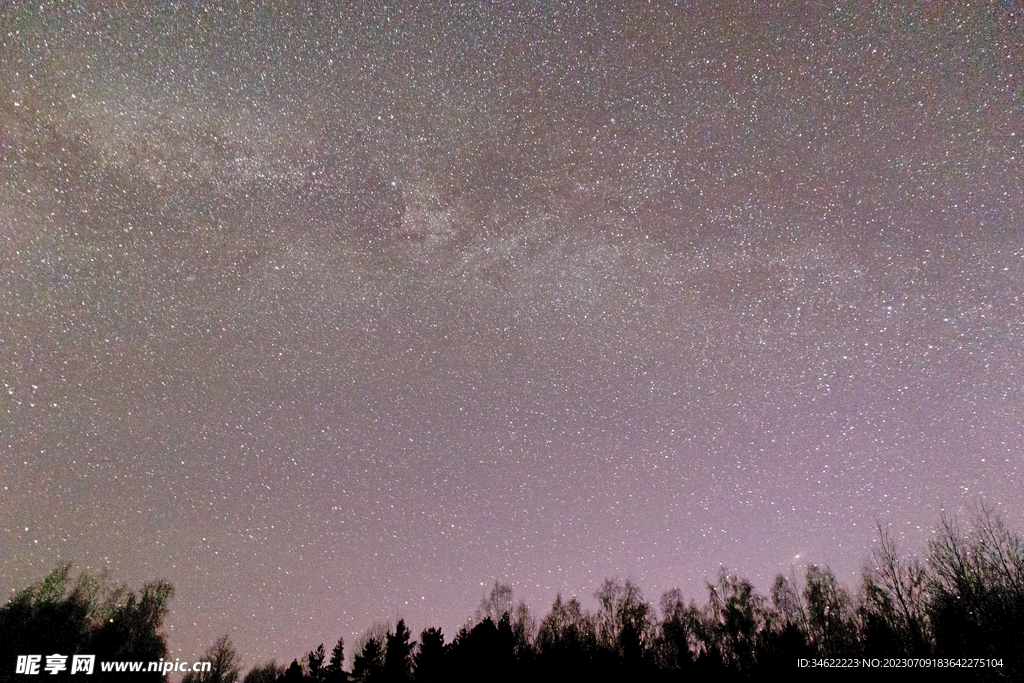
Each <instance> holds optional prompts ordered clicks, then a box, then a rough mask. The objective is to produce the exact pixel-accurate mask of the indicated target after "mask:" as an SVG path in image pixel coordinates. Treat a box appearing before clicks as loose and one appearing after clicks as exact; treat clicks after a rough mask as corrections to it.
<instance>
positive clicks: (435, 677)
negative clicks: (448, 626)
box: [413, 628, 445, 683]
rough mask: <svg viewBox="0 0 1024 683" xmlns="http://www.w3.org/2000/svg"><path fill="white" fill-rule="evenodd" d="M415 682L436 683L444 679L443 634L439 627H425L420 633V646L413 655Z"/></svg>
mask: <svg viewBox="0 0 1024 683" xmlns="http://www.w3.org/2000/svg"><path fill="white" fill-rule="evenodd" d="M413 660H414V663H415V666H416V671H415V680H416V683H438V682H440V681H443V680H445V665H444V664H445V662H444V634H443V633H441V629H438V628H427V629H424V630H423V633H421V634H420V646H419V648H418V650H417V651H416V654H415V655H414V657H413Z"/></svg>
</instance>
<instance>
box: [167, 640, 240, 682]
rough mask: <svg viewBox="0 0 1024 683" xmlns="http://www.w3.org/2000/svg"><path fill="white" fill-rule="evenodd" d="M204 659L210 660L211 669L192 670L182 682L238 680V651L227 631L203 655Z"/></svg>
mask: <svg viewBox="0 0 1024 683" xmlns="http://www.w3.org/2000/svg"><path fill="white" fill-rule="evenodd" d="M202 661H204V662H210V665H211V666H210V670H209V671H199V672H193V671H190V672H189V673H187V674H185V676H184V677H183V678H182V679H181V683H236V682H237V681H238V676H239V673H240V669H239V660H238V652H237V651H236V650H235V646H234V644H233V643H232V642H231V637H230V636H228V634H226V633H225V634H224V635H222V636H221V637H220V638H218V639H217V640H215V641H214V643H213V645H211V646H210V649H208V650H207V651H206V654H205V655H203V658H202Z"/></svg>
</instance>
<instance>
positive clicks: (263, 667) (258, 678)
mask: <svg viewBox="0 0 1024 683" xmlns="http://www.w3.org/2000/svg"><path fill="white" fill-rule="evenodd" d="M282 676H284V668H283V667H280V666H278V665H277V662H275V661H274V660H270V661H269V662H267V663H265V664H257V665H256V666H254V667H253V668H252V669H250V670H249V673H247V674H246V675H245V678H243V679H242V683H276V682H277V680H278V679H279V678H281V677H282Z"/></svg>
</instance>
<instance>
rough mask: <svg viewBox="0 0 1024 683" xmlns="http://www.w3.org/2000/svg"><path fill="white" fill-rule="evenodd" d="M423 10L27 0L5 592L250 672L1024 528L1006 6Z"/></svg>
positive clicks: (1020, 296) (1, 464)
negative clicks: (120, 594) (166, 588)
mask: <svg viewBox="0 0 1024 683" xmlns="http://www.w3.org/2000/svg"><path fill="white" fill-rule="evenodd" d="M435 4H437V5H440V3H417V4H416V5H415V6H414V5H413V4H405V3H359V2H356V3H350V4H348V3H347V4H346V7H345V8H338V7H335V6H333V4H332V3H324V4H322V5H316V6H314V5H312V4H311V5H307V6H299V5H297V4H291V3H282V2H278V3H268V4H262V5H259V6H255V5H252V4H250V3H238V4H233V3H217V4H214V3H204V2H197V3H167V2H162V3H99V2H96V3H72V4H62V5H60V6H51V5H49V4H43V3H32V4H31V5H28V4H22V3H5V4H3V6H2V7H0V45H2V52H0V62H2V64H3V68H2V69H0V121H2V123H0V280H2V286H0V383H2V387H0V449H2V451H0V487H2V489H0V591H2V594H3V595H5V596H10V595H11V592H12V591H13V590H14V589H20V588H23V587H24V586H26V585H28V584H30V583H32V582H33V581H36V580H38V579H40V578H41V577H42V576H44V575H45V574H46V573H47V572H49V571H50V570H52V569H53V568H55V567H56V566H58V565H59V564H60V563H62V562H65V561H69V562H72V563H73V566H74V568H75V570H80V569H85V568H88V569H91V570H94V571H100V570H104V569H105V570H107V571H108V572H109V574H110V576H111V578H113V579H116V580H119V581H124V582H126V583H128V584H130V585H132V586H135V587H138V586H140V585H141V584H142V583H143V582H144V581H147V580H152V579H157V578H165V579H167V580H169V581H171V582H172V583H173V584H174V586H175V587H176V591H177V592H176V597H175V598H174V600H173V601H172V603H171V610H172V613H171V616H170V617H169V619H168V622H167V629H168V633H169V644H170V648H171V656H172V657H182V658H183V659H189V658H195V657H197V656H198V655H199V654H201V653H202V652H203V651H204V650H205V649H206V648H207V647H208V646H209V644H211V643H212V642H213V640H214V639H215V638H216V637H217V636H219V635H220V634H222V633H225V632H228V633H230V634H231V637H232V639H233V640H234V642H235V644H236V645H237V647H238V649H239V652H240V654H241V655H242V659H243V661H244V662H245V663H246V666H248V665H251V664H254V663H256V662H257V661H265V660H268V659H270V658H272V657H274V658H277V659H278V661H283V662H287V661H291V659H292V658H294V657H297V656H300V655H301V654H302V653H304V652H306V651H308V650H310V649H312V648H314V647H315V646H316V645H318V644H319V643H321V642H324V643H326V644H327V647H328V649H330V646H331V645H332V644H333V643H334V642H335V641H336V640H337V638H338V637H339V636H344V637H345V639H346V642H347V643H349V644H350V647H351V643H353V642H354V641H355V639H356V638H357V636H358V634H359V633H361V632H362V631H363V630H365V629H367V628H369V627H370V626H372V625H373V624H374V623H375V622H385V621H388V620H394V619H395V618H396V617H398V616H401V617H404V618H405V619H406V621H407V622H408V623H409V625H410V627H411V628H412V629H413V631H414V633H418V632H419V631H420V630H421V629H423V628H425V627H427V626H435V625H436V626H441V627H442V628H443V629H444V631H445V634H446V636H448V637H449V638H450V637H451V636H452V635H454V631H455V629H456V628H457V627H458V626H459V625H461V624H462V623H463V622H464V621H465V620H466V619H467V618H469V617H471V616H472V614H473V611H474V609H475V608H476V607H477V605H478V604H479V602H480V599H481V597H482V596H483V595H484V594H485V593H486V592H487V591H488V590H489V588H490V587H491V586H493V583H494V581H495V580H501V581H505V582H508V583H510V584H511V585H512V586H513V588H514V591H515V594H516V597H517V598H522V599H525V600H526V601H527V603H528V604H529V605H530V607H531V608H532V609H533V610H534V613H535V615H537V616H538V617H539V616H543V615H544V614H546V612H547V610H548V608H549V607H550V605H551V602H552V601H553V599H554V597H555V594H556V593H557V592H561V593H562V594H563V595H565V596H570V595H577V596H579V597H580V598H581V599H583V602H584V605H585V606H591V607H592V606H595V605H596V602H595V601H593V600H592V595H593V593H594V591H595V590H596V589H597V588H598V587H599V585H600V583H601V581H602V580H603V579H604V578H606V577H607V578H610V577H620V578H625V577H630V578H632V579H633V580H634V581H635V582H637V583H638V584H639V585H640V586H641V587H642V588H643V590H644V591H645V596H646V598H647V599H648V600H651V601H657V599H658V597H659V596H660V594H661V592H663V591H664V590H667V589H670V588H673V587H679V588H682V589H683V592H684V594H685V595H686V596H687V597H688V598H695V599H696V600H697V601H698V603H701V604H702V603H703V602H704V601H705V600H706V590H705V588H704V586H705V581H706V580H707V579H709V578H710V579H713V578H714V576H715V575H716V574H717V572H718V568H719V566H720V565H724V566H726V567H728V568H729V569H731V570H733V571H736V572H737V573H739V574H740V575H742V576H745V577H748V578H750V579H751V580H753V581H754V583H755V585H756V586H758V587H759V588H760V589H761V590H766V589H767V587H768V583H769V582H770V581H771V579H772V578H773V577H774V575H775V574H776V573H778V572H786V573H788V572H789V571H790V568H791V567H794V566H795V567H797V571H799V567H800V566H802V563H806V562H815V563H827V564H829V565H831V567H832V568H833V569H834V570H835V571H836V573H837V575H838V576H839V577H840V578H841V580H843V582H844V583H846V584H847V585H848V586H849V587H851V588H852V589H855V588H856V584H857V577H858V572H859V570H860V568H861V567H862V566H863V564H864V562H865V560H866V558H867V556H868V554H869V552H870V547H871V543H872V539H873V538H874V537H875V535H876V530H875V523H876V521H881V522H882V523H883V524H885V525H887V526H889V527H890V528H891V529H892V530H893V532H894V534H895V535H896V538H897V540H898V542H899V543H900V544H901V547H902V548H903V549H904V551H906V552H910V551H918V550H923V549H924V548H925V544H926V543H927V539H928V538H929V536H930V534H931V532H932V530H933V529H934V525H935V524H936V522H937V521H938V519H939V517H940V515H941V514H942V513H943V512H944V511H945V512H947V513H956V514H962V513H963V511H964V510H966V509H967V507H968V506H969V505H971V504H976V503H977V502H978V501H985V502H987V503H989V504H991V505H993V506H995V507H996V508H997V509H998V510H999V511H1000V512H1001V514H1003V516H1004V517H1005V518H1006V520H1007V521H1008V522H1009V524H1010V525H1011V526H1012V527H1014V528H1016V529H1021V528H1022V527H1024V495H1022V491H1024V145H1022V143H1024V126H1022V122H1024V9H1022V7H1021V5H1020V4H1018V3H1013V2H991V3H986V2H981V3H972V4H958V5H951V4H947V3H935V4H930V5H917V4H911V3H906V4H903V3H901V6H900V7H897V8H882V7H875V6H873V5H871V4H870V3H869V4H867V6H865V5H863V4H860V3H852V2H840V3H829V4H825V3H788V2H787V3H776V4H772V3H757V4H756V5H755V4H754V3H721V4H715V5H708V4H704V3H692V4H690V3H682V4H678V5H677V4H670V3H653V4H648V3H628V2H626V3H616V6H614V7H613V6H612V4H610V3H608V4H605V3H599V4H598V5H583V4H580V3H545V4H533V3H504V2H496V3H475V4H468V3H466V4H462V3H458V4H452V5H445V6H444V7H441V6H438V7H434V5H435ZM347 657H348V661H349V662H350V661H351V652H350V651H349V652H348V653H347Z"/></svg>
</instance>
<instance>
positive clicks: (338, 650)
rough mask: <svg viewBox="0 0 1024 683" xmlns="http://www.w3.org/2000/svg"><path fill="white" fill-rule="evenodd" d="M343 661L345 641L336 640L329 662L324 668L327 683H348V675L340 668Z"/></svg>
mask: <svg viewBox="0 0 1024 683" xmlns="http://www.w3.org/2000/svg"><path fill="white" fill-rule="evenodd" d="M344 661H345V640H344V639H343V638H338V642H337V644H336V645H335V646H334V649H333V650H331V661H330V662H328V664H327V666H326V667H325V668H324V673H325V678H324V680H325V681H327V683H345V682H346V681H348V673H346V672H345V670H344V669H343V668H342V664H343V663H344Z"/></svg>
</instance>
